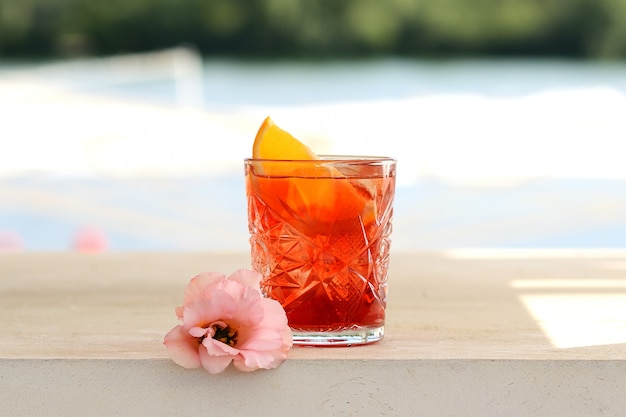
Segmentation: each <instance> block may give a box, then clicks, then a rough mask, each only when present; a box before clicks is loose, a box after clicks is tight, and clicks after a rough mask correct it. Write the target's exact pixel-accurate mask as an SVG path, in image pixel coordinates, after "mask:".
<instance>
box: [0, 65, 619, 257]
mask: <svg viewBox="0 0 626 417" xmlns="http://www.w3.org/2000/svg"><path fill="white" fill-rule="evenodd" d="M159 59H161V60H162V57H161V58H159ZM185 59H186V60H187V61H185V62H187V64H188V65H186V66H182V69H180V68H179V69H176V68H174V67H176V66H174V67H172V66H171V65H169V64H167V62H169V61H167V60H166V61H164V62H166V63H165V64H163V63H162V62H161V61H158V60H157V61H158V62H156V61H155V62H156V63H155V62H153V61H145V62H144V61H142V62H143V63H139V64H138V63H137V59H135V60H134V61H132V62H129V61H128V60H127V59H126V60H122V61H123V62H122V64H119V63H116V62H113V61H110V62H109V61H105V64H106V65H104V64H103V63H102V62H89V61H87V62H79V63H69V64H68V63H59V64H58V65H44V66H26V67H22V66H12V67H7V66H5V67H2V68H0V111H2V113H3V114H4V115H5V119H4V120H3V123H2V125H0V141H3V145H5V144H7V143H9V142H8V139H7V138H14V137H17V138H19V140H16V141H13V140H11V147H5V148H4V149H5V152H3V155H0V162H1V164H0V165H1V166H2V168H1V169H2V170H3V171H2V176H1V177H0V242H2V241H3V239H4V240H5V241H9V243H10V242H13V247H17V248H22V249H23V250H38V251H39V250H75V249H76V248H77V247H76V240H77V235H78V234H80V233H89V232H91V233H92V235H95V236H96V238H98V237H99V238H101V239H103V241H104V243H103V245H101V246H102V247H104V248H106V249H108V250H220V249H223V250H247V248H248V234H247V226H246V222H247V217H246V213H245V197H244V195H243V194H244V191H243V190H244V186H243V175H242V173H241V171H242V167H241V159H242V158H243V157H244V156H248V155H247V152H248V148H249V146H250V141H251V135H252V134H251V133H250V132H253V131H254V129H255V126H258V124H260V121H261V120H262V118H263V117H264V116H265V115H267V114H271V115H272V116H275V119H277V120H280V121H282V122H283V124H285V125H286V127H289V128H290V129H291V128H293V129H295V130H296V131H298V132H302V136H303V137H304V138H305V139H307V140H308V139H310V140H311V141H313V142H314V143H316V144H318V145H320V146H322V147H324V146H326V147H328V149H330V150H332V151H336V152H346V151H347V152H350V151H353V150H355V149H356V151H355V152H357V151H358V152H360V153H382V154H390V155H393V156H397V157H398V160H399V168H398V172H399V174H398V175H399V177H398V181H399V186H398V191H397V194H396V210H395V222H394V234H393V246H392V248H393V249H394V250H411V249H441V248H455V247H507V248H511V247H623V246H625V244H626V168H624V164H623V163H622V162H621V155H623V150H622V148H623V145H621V144H622V143H623V139H624V138H625V137H626V126H625V124H624V123H623V121H622V119H623V114H624V112H625V111H626V105H625V104H624V103H625V102H626V99H625V97H626V65H625V64H624V63H583V62H572V61H559V60H546V61H532V60H525V61H496V62H494V61H478V60H475V61H470V60H468V61H440V62H435V61H431V62H424V61H405V60H394V59H389V60H374V61H366V62H319V63H316V62H310V63H297V62H268V63H258V62H256V63H255V62H244V63H242V62H232V61H225V60H209V61H206V62H204V63H203V65H200V66H199V65H198V62H197V60H196V61H194V58H193V56H191V57H190V56H186V58H185ZM146 62H147V63H146ZM172 68H173V69H172ZM177 74H178V75H177ZM181 74H182V75H181ZM17 75H19V80H21V81H20V82H24V80H27V82H28V84H25V85H27V86H30V85H31V84H30V83H31V82H33V81H36V85H37V86H38V87H40V86H42V85H43V86H48V87H49V86H53V87H54V88H56V89H57V90H55V91H60V92H63V93H65V92H68V93H71V94H80V96H81V97H93V98H96V99H98V100H100V99H102V98H106V99H107V100H109V99H110V100H112V102H111V103H112V104H111V103H109V104H111V105H108V104H106V103H105V104H106V105H103V104H102V103H100V104H98V105H95V104H93V103H91V102H89V101H87V102H85V105H84V106H81V105H78V106H74V107H72V106H69V105H67V102H58V103H56V102H50V103H48V102H47V101H46V100H51V97H56V96H54V95H52V94H49V95H45V96H44V95H39V93H38V92H37V91H39V90H33V91H34V92H32V93H29V94H31V96H28V97H27V95H26V94H25V93H24V94H23V95H16V96H15V97H17V98H18V100H16V99H15V97H11V96H9V95H7V93H6V92H7V91H8V92H10V93H11V94H17V93H16V92H15V91H13V90H11V89H10V87H11V85H14V84H11V83H14V80H15V77H16V76H17ZM7 80H10V81H7ZM32 85H35V84H32ZM20 91H22V90H20ZM20 94H21V93H20ZM3 95H4V101H3ZM121 103H146V104H158V105H162V106H165V108H171V109H177V108H180V106H182V107H184V108H188V107H195V108H202V109H204V110H206V111H207V112H209V114H211V115H214V119H211V121H210V123H207V124H202V125H198V126H201V128H199V129H195V130H193V131H192V129H191V128H192V127H193V126H194V125H193V124H192V122H194V120H195V119H185V118H183V119H181V120H182V121H181V120H178V119H175V120H176V123H179V122H180V123H181V124H180V126H182V127H184V128H185V129H187V128H189V131H187V130H185V133H186V135H187V136H184V135H181V136H180V137H178V138H177V139H176V141H174V143H173V144H169V143H167V142H166V140H169V141H170V142H171V137H168V135H169V133H168V132H167V131H165V130H166V129H164V126H165V125H164V123H170V119H167V118H164V119H163V120H160V116H159V117H154V116H151V114H152V113H150V112H147V113H145V114H143V113H137V112H138V110H136V109H134V108H133V109H125V108H123V111H119V112H117V113H116V112H115V111H114V109H119V108H121V107H120V106H121ZM16 109H17V110H19V111H22V112H28V113H16V111H17V110H16ZM77 109H80V110H81V113H80V117H73V114H72V113H71V112H74V111H78V110H77ZM55 111H56V113H55ZM68 111H69V112H70V114H68ZM142 111H143V110H142ZM150 111H152V110H150ZM133 112H135V113H133ZM46 114H48V117H49V119H46ZM136 114H139V115H140V116H141V117H138V118H135V121H134V122H133V120H131V119H133V117H134V115H136ZM176 114H178V113H176ZM7 115H8V116H7ZM33 115H34V116H33ZM124 115H129V117H128V120H126V119H125V118H124ZM167 115H168V116H167V117H169V115H170V113H167ZM131 116H132V117H131ZM32 119H35V120H36V122H33V121H32ZM27 120H28V122H27ZM172 120H174V119H172ZM189 120H191V121H192V122H189ZM53 122H55V123H54V124H53ZM124 123H126V124H124ZM133 123H134V124H133ZM216 123H217V124H219V125H220V128H222V129H223V131H224V132H227V133H228V134H229V135H230V136H228V138H229V139H228V140H224V139H221V140H216V141H214V140H212V139H211V137H212V135H214V133H213V131H212V130H210V129H213V126H214V125H215V124H216ZM222 125H223V126H222ZM176 126H177V127H176V129H178V126H179V125H176ZM165 127H166V128H167V126H165ZM205 129H208V130H205ZM178 131H180V129H178ZM129 132H130V133H129ZM207 132H209V133H210V134H209V133H207ZM323 133H328V137H331V138H333V137H334V138H336V137H340V138H341V140H333V139H329V138H327V137H325V136H322V134H323ZM125 135H127V136H125ZM207 135H208V136H207ZM207 137H208V138H209V139H207ZM221 137H222V138H223V137H224V136H221ZM129 138H132V139H129ZM316 140H317V142H315V141H316ZM207 141H208V142H207ZM14 149H17V151H16V150H14ZM109 156H111V157H114V158H111V157H109ZM2 158H4V159H2ZM120 161H121V162H124V163H125V164H127V165H128V166H130V167H131V168H132V167H133V166H136V165H141V166H144V167H147V169H148V170H147V171H145V172H144V171H141V172H140V173H139V174H137V175H130V176H129V175H127V174H128V173H127V172H126V171H124V175H118V171H116V170H120V169H121V168H120V167H122V165H120V164H121V162H120ZM133 164H135V165H133ZM142 164H143V165H142ZM125 166H126V165H124V167H125ZM222 166H223V167H224V168H222ZM33 167H35V168H38V169H33ZM190 167H191V168H193V169H190V170H188V171H185V170H184V168H190ZM203 167H207V168H208V167H211V168H213V169H211V170H207V172H206V173H205V174H203V175H198V172H199V170H201V169H202V168H203ZM26 168H27V169H26ZM70 168H71V169H70ZM194 170H195V171H194ZM208 171H210V172H208ZM133 172H134V171H133ZM172 173H174V175H170V174H172ZM88 227H91V228H92V229H85V228H88ZM85 230H86V231H87V232H85ZM16 235H17V236H18V239H17V240H16V238H15V236H16ZM3 236H4V237H3ZM0 246H2V244H1V243H0Z"/></svg>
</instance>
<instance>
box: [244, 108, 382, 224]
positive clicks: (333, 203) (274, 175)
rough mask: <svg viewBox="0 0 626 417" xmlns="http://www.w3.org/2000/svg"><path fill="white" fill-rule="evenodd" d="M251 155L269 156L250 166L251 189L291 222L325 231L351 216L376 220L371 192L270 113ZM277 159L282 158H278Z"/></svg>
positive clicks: (368, 221)
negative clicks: (326, 160)
mask: <svg viewBox="0 0 626 417" xmlns="http://www.w3.org/2000/svg"><path fill="white" fill-rule="evenodd" d="M252 156H253V158H255V159H266V160H269V161H265V162H262V163H261V165H260V167H259V166H258V165H257V170H256V171H253V172H251V176H252V178H251V186H252V188H253V193H254V194H255V195H256V196H257V197H258V198H260V199H261V200H263V201H264V204H266V205H267V206H268V207H269V208H271V209H272V211H274V212H275V213H277V214H278V215H279V216H280V217H281V218H282V219H284V220H285V221H288V222H289V223H291V224H292V226H295V224H294V223H299V225H300V227H297V228H299V229H303V228H304V229H307V230H309V231H310V230H311V228H313V229H315V230H317V231H318V232H322V233H323V231H330V230H331V229H334V228H335V226H336V224H337V223H338V222H343V221H345V220H347V219H360V221H362V222H366V223H370V222H371V221H372V220H374V216H375V208H374V204H373V202H372V201H371V196H369V195H364V192H363V190H359V189H357V188H355V187H354V186H353V185H352V184H351V183H350V180H349V179H348V178H346V177H345V176H344V175H342V174H341V173H340V172H339V171H338V170H337V169H336V168H334V167H332V166H330V165H328V164H325V163H324V161H323V160H321V159H320V158H319V157H318V156H317V155H316V154H315V153H314V152H313V151H312V150H311V149H310V148H309V147H308V146H306V145H305V144H303V143H302V142H300V141H299V140H297V139H296V138H294V137H293V136H292V135H291V134H290V133H288V132H286V131H285V130H283V129H281V128H280V127H279V126H277V125H276V124H275V123H274V121H273V120H272V119H271V118H270V117H267V118H266V119H265V120H264V121H263V124H262V125H261V127H260V128H259V131H258V132H257V135H256V137H255V140H254V144H253V147H252ZM277 160H279V161H280V162H274V161H277ZM284 161H288V162H284ZM312 161H319V163H318V162H312ZM258 168H260V169H258Z"/></svg>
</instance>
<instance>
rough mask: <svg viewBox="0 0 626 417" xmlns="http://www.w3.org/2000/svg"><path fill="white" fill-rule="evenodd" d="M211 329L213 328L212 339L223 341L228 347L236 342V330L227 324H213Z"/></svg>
mask: <svg viewBox="0 0 626 417" xmlns="http://www.w3.org/2000/svg"><path fill="white" fill-rule="evenodd" d="M213 329H214V330H215V333H214V334H213V339H215V340H217V341H218V342H222V343H225V344H227V345H228V346H230V347H235V345H236V344H237V335H238V334H237V330H235V329H233V328H232V327H230V326H228V325H224V326H222V325H221V324H214V325H213Z"/></svg>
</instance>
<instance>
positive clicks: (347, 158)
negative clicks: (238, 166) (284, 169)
mask: <svg viewBox="0 0 626 417" xmlns="http://www.w3.org/2000/svg"><path fill="white" fill-rule="evenodd" d="M317 157H318V158H319V159H271V158H252V157H249V158H244V161H245V162H274V163H281V162H290V163H294V162H295V163H305V164H306V163H319V162H320V161H322V162H347V163H354V162H364V163H368V162H390V163H392V162H393V163H395V162H397V160H396V158H393V157H390V156H371V155H333V154H328V155H317Z"/></svg>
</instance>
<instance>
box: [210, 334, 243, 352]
mask: <svg viewBox="0 0 626 417" xmlns="http://www.w3.org/2000/svg"><path fill="white" fill-rule="evenodd" d="M202 345H203V346H204V348H205V349H204V350H206V352H207V353H208V354H209V355H211V356H235V355H238V354H239V349H236V348H234V347H231V346H228V345H227V344H226V343H222V342H220V341H218V340H215V339H212V338H210V337H207V338H206V339H204V340H203V341H202Z"/></svg>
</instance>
